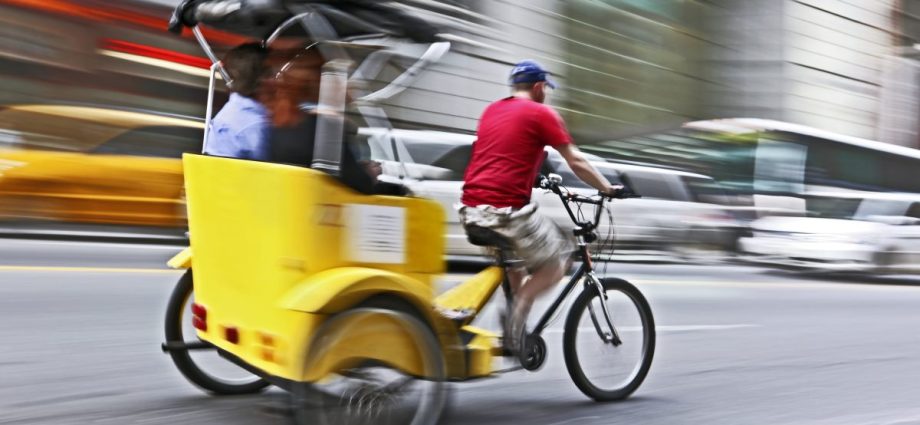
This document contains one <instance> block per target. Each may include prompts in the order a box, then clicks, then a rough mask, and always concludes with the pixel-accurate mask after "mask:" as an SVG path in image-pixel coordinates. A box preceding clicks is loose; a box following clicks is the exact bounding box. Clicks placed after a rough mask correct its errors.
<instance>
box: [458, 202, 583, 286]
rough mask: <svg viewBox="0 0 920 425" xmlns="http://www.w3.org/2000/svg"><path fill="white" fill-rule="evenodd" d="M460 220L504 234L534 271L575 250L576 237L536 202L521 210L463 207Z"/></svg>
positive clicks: (487, 206) (466, 224) (565, 256)
mask: <svg viewBox="0 0 920 425" xmlns="http://www.w3.org/2000/svg"><path fill="white" fill-rule="evenodd" d="M459 213H460V223H461V224H463V226H464V227H466V226H470V225H472V226H479V227H485V228H487V229H490V230H493V231H495V232H496V233H498V234H500V235H502V236H504V237H505V238H506V239H508V242H510V243H511V246H512V247H513V248H514V254H515V255H516V256H518V257H520V259H521V260H523V261H524V265H525V266H526V267H527V268H528V269H529V270H531V271H534V270H537V269H539V268H541V267H543V266H544V265H546V264H548V263H550V262H552V261H560V260H562V259H568V257H569V256H571V255H572V252H573V251H574V250H575V243H574V237H573V236H569V235H568V234H567V233H566V232H565V231H564V230H562V228H560V227H559V226H558V225H556V223H554V222H553V221H552V220H550V219H548V218H546V216H544V215H543V214H540V213H539V212H538V211H537V205H536V204H528V205H526V206H525V207H524V208H521V209H519V210H513V209H511V208H495V207H493V206H491V205H480V206H477V207H467V206H463V205H461V206H460V209H459Z"/></svg>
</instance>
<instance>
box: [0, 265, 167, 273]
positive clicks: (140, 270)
mask: <svg viewBox="0 0 920 425" xmlns="http://www.w3.org/2000/svg"><path fill="white" fill-rule="evenodd" d="M183 271H184V270H173V269H145V268H128V267H55V266H0V272H70V273H74V272H76V273H163V274H167V273H169V274H177V273H180V272H183Z"/></svg>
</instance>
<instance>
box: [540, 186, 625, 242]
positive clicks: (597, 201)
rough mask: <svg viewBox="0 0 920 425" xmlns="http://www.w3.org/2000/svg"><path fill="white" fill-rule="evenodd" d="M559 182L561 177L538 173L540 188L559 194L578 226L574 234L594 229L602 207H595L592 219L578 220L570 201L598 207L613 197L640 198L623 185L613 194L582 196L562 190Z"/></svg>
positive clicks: (584, 233) (570, 216)
mask: <svg viewBox="0 0 920 425" xmlns="http://www.w3.org/2000/svg"><path fill="white" fill-rule="evenodd" d="M561 183H562V179H561V178H559V177H558V176H556V175H550V176H544V175H542V174H541V175H540V188H542V189H546V190H549V191H551V192H553V193H555V194H556V195H558V196H559V199H560V200H561V201H562V205H563V206H564V207H565V211H566V212H567V213H568V214H569V218H571V219H572V223H574V224H575V225H576V226H578V229H576V230H575V234H576V235H582V236H583V235H587V234H589V233H591V232H592V231H593V230H594V229H596V228H597V226H598V224H599V223H600V219H601V210H602V209H601V208H596V209H595V212H594V221H591V222H580V221H578V218H577V217H576V216H575V213H573V212H572V208H571V207H570V206H569V204H570V203H572V202H575V203H577V204H589V205H595V206H598V207H600V206H603V205H604V202H610V201H612V200H613V199H627V198H640V196H639V195H638V194H636V193H634V192H632V191H631V190H629V189H627V188H626V187H625V186H624V187H623V188H622V189H620V190H619V191H617V192H616V193H614V194H613V195H611V194H606V193H602V192H598V193H597V195H595V196H583V195H579V194H576V193H571V192H563V191H562V188H561Z"/></svg>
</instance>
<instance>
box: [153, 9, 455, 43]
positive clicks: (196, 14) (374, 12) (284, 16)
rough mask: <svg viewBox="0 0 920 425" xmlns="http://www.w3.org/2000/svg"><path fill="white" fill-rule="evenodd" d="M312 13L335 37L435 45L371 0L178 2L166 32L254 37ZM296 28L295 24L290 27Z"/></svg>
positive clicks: (418, 24)
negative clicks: (200, 28)
mask: <svg viewBox="0 0 920 425" xmlns="http://www.w3.org/2000/svg"><path fill="white" fill-rule="evenodd" d="M308 11H315V12H316V13H317V14H319V15H321V16H322V17H323V18H325V19H326V21H328V22H329V24H330V25H331V26H332V29H333V30H335V32H336V33H337V35H338V37H339V38H340V39H348V38H355V37H363V36H374V35H382V36H392V37H398V38H407V39H410V40H413V41H416V42H424V43H431V42H434V41H436V34H437V32H438V31H437V29H436V28H435V27H434V26H432V25H431V24H430V23H428V22H427V21H425V20H424V19H421V18H419V17H416V16H412V15H410V14H409V13H407V12H406V11H405V10H404V9H401V8H398V7H396V6H394V5H393V2H391V1H376V0H184V1H183V2H182V3H181V4H180V5H179V6H178V7H177V8H176V10H175V12H174V13H173V17H172V19H171V20H170V26H169V29H170V30H171V31H173V32H180V31H181V30H182V28H183V27H194V26H195V25H197V24H199V23H201V24H204V25H207V26H210V27H214V28H217V29H220V30H223V31H227V32H232V33H236V34H240V35H245V36H248V37H254V38H258V39H265V38H267V37H268V36H269V35H270V34H271V33H272V32H273V31H274V30H275V29H276V28H278V26H279V25H281V24H282V23H283V22H285V21H286V20H288V19H289V18H291V17H293V16H295V15H297V14H300V13H302V12H308ZM296 28H297V29H298V30H300V26H299V25H298V26H296Z"/></svg>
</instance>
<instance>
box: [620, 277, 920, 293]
mask: <svg viewBox="0 0 920 425" xmlns="http://www.w3.org/2000/svg"><path fill="white" fill-rule="evenodd" d="M632 282H633V283H635V284H637V285H640V286H642V285H650V286H705V287H710V288H756V289H832V288H833V289H848V290H863V291H880V290H900V291H916V290H920V286H909V285H890V284H885V283H878V284H873V283H851V282H815V281H807V280H783V281H779V282H750V281H743V280H731V281H729V280H722V281H719V280H662V279H635V280H633V281H632Z"/></svg>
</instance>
